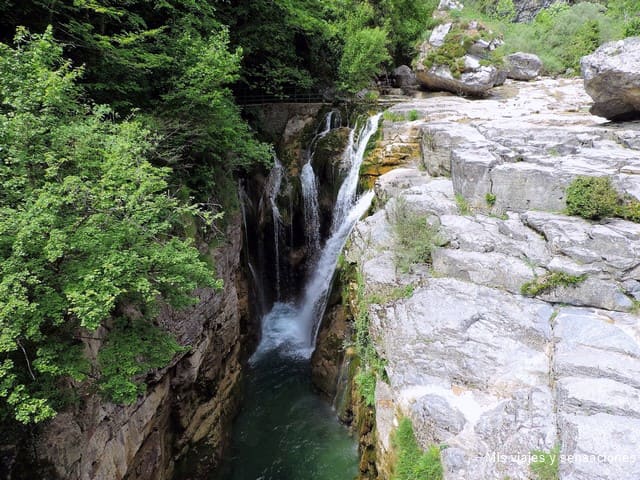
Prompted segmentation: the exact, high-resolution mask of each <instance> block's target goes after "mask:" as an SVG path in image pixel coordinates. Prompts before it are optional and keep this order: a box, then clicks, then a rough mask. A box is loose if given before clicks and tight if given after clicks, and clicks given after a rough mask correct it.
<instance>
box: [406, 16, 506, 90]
mask: <svg viewBox="0 0 640 480" xmlns="http://www.w3.org/2000/svg"><path fill="white" fill-rule="evenodd" d="M461 25H462V24H458V25H455V24H452V23H444V24H442V25H440V26H438V27H436V28H435V29H434V30H433V32H432V34H431V37H430V38H429V40H427V41H426V42H423V43H422V45H421V46H420V52H419V54H418V58H417V59H416V61H415V74H416V78H417V80H418V82H419V83H420V85H421V86H422V87H424V88H426V89H429V90H446V91H449V92H453V93H457V94H459V95H471V96H482V95H484V94H485V93H486V92H487V91H488V90H489V89H490V88H491V87H493V86H494V85H496V84H497V83H499V79H500V75H499V71H498V69H497V68H496V67H494V66H492V65H483V64H482V63H483V62H481V59H483V58H487V57H488V56H489V53H490V52H491V51H493V50H494V49H495V48H497V47H498V46H499V45H501V44H502V41H501V40H500V39H498V38H493V39H486V38H481V36H480V35H479V32H484V35H483V36H482V37H486V36H487V35H486V34H487V33H490V32H488V30H487V29H486V28H485V27H484V26H483V25H481V24H480V23H479V22H475V21H472V22H468V23H467V24H466V30H465V31H464V32H463V34H462V35H463V36H465V38H475V39H476V40H475V41H474V42H473V43H471V44H470V45H469V46H468V47H467V49H466V52H465V54H464V55H462V56H461V57H459V58H455V59H451V61H450V62H449V64H439V63H433V58H432V55H431V54H432V53H434V52H436V53H438V50H439V49H443V48H444V44H445V43H446V42H447V37H448V36H449V35H450V34H451V32H452V30H454V28H456V27H457V28H459V27H461ZM459 34H460V33H459V30H458V29H456V35H459ZM489 36H490V35H489ZM451 65H455V68H454V69H452V68H451Z"/></svg>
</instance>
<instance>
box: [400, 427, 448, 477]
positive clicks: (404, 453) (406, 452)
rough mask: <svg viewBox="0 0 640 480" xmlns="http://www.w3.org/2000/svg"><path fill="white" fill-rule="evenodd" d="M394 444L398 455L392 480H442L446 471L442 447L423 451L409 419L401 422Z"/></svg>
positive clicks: (433, 447)
mask: <svg viewBox="0 0 640 480" xmlns="http://www.w3.org/2000/svg"><path fill="white" fill-rule="evenodd" d="M392 442H393V443H392V444H393V447H394V449H395V453H396V462H395V465H394V471H393V475H392V477H391V478H392V480H415V479H420V480H442V478H443V476H444V471H443V468H442V460H441V458H440V447H438V446H437V445H432V446H431V447H429V448H428V449H427V451H423V450H422V448H420V445H419V444H418V441H417V440H416V437H415V434H414V433H413V425H412V424H411V421H410V420H409V419H408V418H403V419H402V420H400V423H399V425H398V428H397V429H396V431H395V433H394V435H393V438H392Z"/></svg>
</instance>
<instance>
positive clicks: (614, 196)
mask: <svg viewBox="0 0 640 480" xmlns="http://www.w3.org/2000/svg"><path fill="white" fill-rule="evenodd" d="M566 195H567V199H566V202H567V213H568V214H569V215H578V216H580V217H583V218H587V219H591V220H597V219H600V218H604V217H608V216H611V215H613V214H614V213H615V212H616V210H617V207H618V192H616V190H615V189H614V188H613V186H612V185H611V180H610V179H609V178H608V177H578V178H576V179H575V180H573V181H572V182H571V184H570V185H569V186H568V187H567V190H566Z"/></svg>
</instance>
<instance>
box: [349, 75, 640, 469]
mask: <svg viewBox="0 0 640 480" xmlns="http://www.w3.org/2000/svg"><path fill="white" fill-rule="evenodd" d="M590 105H591V99H590V98H589V97H588V96H587V95H586V94H585V92H584V88H583V86H582V81H581V80H566V79H560V80H551V79H542V80H538V81H535V82H529V83H515V82H510V81H507V83H506V84H505V85H504V86H503V87H500V88H496V89H494V90H493V93H492V94H491V95H490V96H489V97H488V98H485V99H482V100H469V99H465V98H460V97H454V96H447V95H438V96H430V97H428V98H422V99H419V98H418V99H415V98H414V99H410V100H407V101H406V102H403V103H400V104H398V105H396V106H395V107H393V108H392V109H391V110H392V111H394V112H396V114H397V115H395V116H393V119H394V120H397V121H390V120H385V121H384V122H383V124H382V135H381V140H380V142H379V144H378V148H377V149H376V150H375V151H374V153H373V157H372V158H371V159H370V160H369V162H368V166H365V168H368V171H369V172H371V171H375V168H372V166H376V165H378V166H382V165H385V166H387V165H398V164H401V166H400V168H396V169H395V170H392V171H390V172H388V173H385V174H384V175H382V176H380V177H379V178H377V180H376V182H375V190H376V195H377V204H378V205H379V208H378V209H377V211H376V212H375V213H374V214H373V215H371V216H369V217H367V218H365V219H363V220H362V221H360V222H359V224H358V225H357V226H356V229H355V230H354V232H353V233H352V235H351V239H350V244H349V247H348V250H347V252H346V254H345V257H346V260H347V261H348V262H351V263H353V264H356V266H357V268H358V269H359V270H360V272H361V273H362V276H363V278H364V282H365V289H366V291H367V293H369V294H373V293H381V292H388V291H389V289H392V288H395V287H398V286H405V285H408V284H411V285H412V286H413V294H412V295H411V296H410V297H408V298H402V299H398V300H389V301H387V302H386V303H384V302H383V304H371V305H369V316H370V319H371V326H370V330H371V332H370V333H371V335H372V337H373V339H374V343H375V347H376V350H377V352H378V354H379V355H380V356H381V357H383V358H384V359H386V361H387V364H386V373H387V374H388V382H383V381H379V382H378V384H377V387H376V424H377V431H378V445H377V448H378V460H377V461H378V470H379V472H380V473H381V474H382V477H384V475H385V473H384V472H387V471H388V465H387V462H388V461H389V459H390V456H391V455H390V451H391V450H392V446H391V441H390V436H391V433H392V431H393V430H394V428H395V425H397V420H398V418H399V417H400V416H406V417H409V418H410V419H411V420H412V423H413V425H414V429H415V432H416V436H417V438H418V440H419V442H420V443H421V444H422V445H423V446H424V447H426V446H428V445H430V444H433V443H436V444H440V445H442V446H443V447H442V448H443V449H442V460H443V465H444V469H445V478H446V479H447V480H458V479H468V480H475V479H477V480H481V479H482V480H488V479H496V480H504V479H505V478H509V479H511V480H515V479H528V478H531V475H532V474H531V471H530V457H529V455H530V454H531V453H532V452H534V451H542V452H551V451H553V449H554V448H555V447H557V446H559V449H560V450H559V452H560V454H561V455H562V456H561V457H560V458H559V461H560V468H559V472H560V478H561V479H563V480H582V479H584V480H587V479H588V480H598V479H603V480H604V479H607V480H614V479H615V480H632V479H634V480H635V479H638V478H640V454H639V452H640V317H639V316H638V313H637V308H638V303H637V301H638V300H639V299H640V224H636V223H631V222H628V221H624V220H620V219H606V220H603V221H600V222H591V221H587V220H584V219H581V218H577V217H570V216H567V215H565V214H563V213H562V212H563V210H564V208H565V188H566V187H567V186H568V185H569V183H570V182H571V181H572V180H573V179H574V178H575V177H576V176H579V175H587V176H607V177H609V178H610V179H611V180H612V183H613V184H614V186H615V187H616V188H617V189H618V191H619V192H620V193H624V194H628V195H631V196H634V197H635V198H640V122H627V123H618V124H612V123H607V122H606V120H605V119H603V118H600V117H596V116H593V115H590V114H589V113H588V111H589V107H590ZM403 117H404V118H405V119H406V120H404V121H402V120H399V119H401V118H403ZM409 118H418V119H417V120H414V121H409V120H408V119H409ZM398 202H404V203H406V205H408V206H409V207H410V208H411V209H412V210H414V211H416V212H419V213H421V214H424V215H425V217H426V218H427V222H428V223H429V224H430V225H432V226H433V227H435V228H437V229H438V231H439V237H440V243H442V244H443V246H442V247H438V248H436V250H435V251H434V252H433V256H432V265H421V266H414V267H413V268H412V269H411V271H410V272H408V273H402V272H401V271H400V270H399V269H398V268H397V266H396V261H395V258H394V257H395V254H394V250H395V239H394V234H393V226H392V224H391V218H392V214H391V213H392V211H393V209H394V208H395V205H397V204H398ZM425 227H426V226H425ZM550 272H563V273H565V274H568V275H573V276H583V275H584V277H581V278H582V279H583V280H582V281H581V282H580V283H578V284H576V285H568V286H563V285H560V286H558V287H556V288H551V289H549V290H547V291H546V292H543V293H541V294H539V295H537V296H535V297H529V296H523V295H521V294H520V291H521V287H522V285H523V284H525V283H526V282H529V281H535V280H536V279H542V278H544V277H545V275H547V274H549V273H550ZM380 297H381V295H378V298H380Z"/></svg>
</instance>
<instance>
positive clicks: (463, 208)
mask: <svg viewBox="0 0 640 480" xmlns="http://www.w3.org/2000/svg"><path fill="white" fill-rule="evenodd" d="M455 200H456V205H457V206H458V210H459V211H460V215H471V206H470V205H469V202H468V201H467V199H466V198H464V197H463V196H462V194H460V193H456V196H455Z"/></svg>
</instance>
